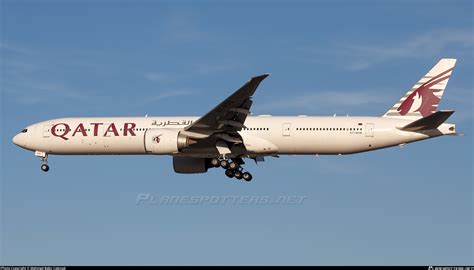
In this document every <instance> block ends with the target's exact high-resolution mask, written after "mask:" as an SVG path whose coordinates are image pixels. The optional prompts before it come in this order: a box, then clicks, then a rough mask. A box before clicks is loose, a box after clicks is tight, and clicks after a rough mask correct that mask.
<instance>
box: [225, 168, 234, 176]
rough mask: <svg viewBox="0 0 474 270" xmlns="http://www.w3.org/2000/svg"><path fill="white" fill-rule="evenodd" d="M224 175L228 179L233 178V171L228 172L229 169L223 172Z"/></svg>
mask: <svg viewBox="0 0 474 270" xmlns="http://www.w3.org/2000/svg"><path fill="white" fill-rule="evenodd" d="M225 175H226V176H227V177H229V178H232V177H234V176H235V174H234V171H233V170H229V169H227V170H225Z"/></svg>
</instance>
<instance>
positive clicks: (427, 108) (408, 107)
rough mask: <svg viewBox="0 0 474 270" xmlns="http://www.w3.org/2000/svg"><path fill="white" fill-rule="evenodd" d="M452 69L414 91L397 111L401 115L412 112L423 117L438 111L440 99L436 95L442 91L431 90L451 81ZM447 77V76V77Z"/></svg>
mask: <svg viewBox="0 0 474 270" xmlns="http://www.w3.org/2000/svg"><path fill="white" fill-rule="evenodd" d="M451 70H453V69H452V68H450V69H448V70H446V71H444V72H442V73H440V74H438V75H436V76H434V77H433V78H431V79H430V80H429V81H427V82H425V83H424V84H422V85H421V86H420V87H418V88H417V89H416V90H415V91H413V92H412V93H411V94H410V95H409V96H408V97H407V98H406V99H405V100H404V101H403V102H402V104H400V107H398V109H397V111H398V112H399V113H400V115H406V114H407V113H411V112H419V113H420V114H421V115H422V116H423V117H425V116H428V115H430V114H432V113H434V112H435V111H436V105H438V103H439V102H440V98H439V97H437V96H436V95H435V94H434V93H435V92H440V91H441V89H431V87H432V86H435V85H436V84H438V83H440V82H442V81H444V80H447V79H449V76H450V75H446V74H447V73H449V72H450V71H451ZM445 75H446V76H445Z"/></svg>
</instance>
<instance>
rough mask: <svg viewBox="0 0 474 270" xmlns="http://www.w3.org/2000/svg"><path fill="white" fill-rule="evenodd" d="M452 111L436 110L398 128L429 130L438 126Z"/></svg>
mask: <svg viewBox="0 0 474 270" xmlns="http://www.w3.org/2000/svg"><path fill="white" fill-rule="evenodd" d="M453 113H454V111H438V112H435V113H433V114H430V115H428V116H426V117H423V118H421V119H418V120H416V121H413V122H411V123H410V124H408V125H406V126H404V127H402V128H400V129H401V130H404V131H420V130H429V129H435V128H437V127H439V126H440V125H441V124H442V123H444V121H446V120H447V119H448V118H449V117H450V116H451V114H453Z"/></svg>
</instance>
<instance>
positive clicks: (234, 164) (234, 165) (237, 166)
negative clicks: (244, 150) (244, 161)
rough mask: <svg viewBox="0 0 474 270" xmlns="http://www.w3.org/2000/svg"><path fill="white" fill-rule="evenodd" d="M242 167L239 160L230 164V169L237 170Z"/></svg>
mask: <svg viewBox="0 0 474 270" xmlns="http://www.w3.org/2000/svg"><path fill="white" fill-rule="evenodd" d="M239 167H240V165H239V164H238V163H237V162H231V163H230V164H229V169H231V170H237V169H238V168H239Z"/></svg>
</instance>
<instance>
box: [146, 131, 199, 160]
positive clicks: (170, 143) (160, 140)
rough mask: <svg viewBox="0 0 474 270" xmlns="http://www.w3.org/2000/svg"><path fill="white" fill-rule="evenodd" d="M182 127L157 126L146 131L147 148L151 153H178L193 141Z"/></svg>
mask: <svg viewBox="0 0 474 270" xmlns="http://www.w3.org/2000/svg"><path fill="white" fill-rule="evenodd" d="M180 133H181V130H180V129H172V128H157V129H149V130H147V131H146V132H145V138H144V139H145V150H146V152H148V153H150V154H157V155H169V154H176V153H178V152H179V151H180V150H181V149H183V148H184V147H187V146H189V145H190V144H191V143H192V141H191V140H190V139H189V138H188V137H186V136H185V135H183V134H180Z"/></svg>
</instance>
